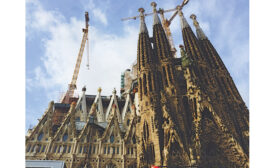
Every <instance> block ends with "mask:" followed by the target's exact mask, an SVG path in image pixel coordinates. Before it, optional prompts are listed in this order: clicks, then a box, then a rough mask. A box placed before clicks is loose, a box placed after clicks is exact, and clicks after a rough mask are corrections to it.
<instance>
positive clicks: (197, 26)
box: [190, 14, 207, 40]
mask: <svg viewBox="0 0 275 168" xmlns="http://www.w3.org/2000/svg"><path fill="white" fill-rule="evenodd" d="M190 18H191V19H192V20H193V24H194V26H195V27H196V32H197V36H198V39H200V40H203V39H207V37H206V35H205V34H204V32H203V31H202V29H201V27H200V25H199V22H198V21H197V20H196V19H197V16H196V15H194V14H192V15H191V16H190Z"/></svg>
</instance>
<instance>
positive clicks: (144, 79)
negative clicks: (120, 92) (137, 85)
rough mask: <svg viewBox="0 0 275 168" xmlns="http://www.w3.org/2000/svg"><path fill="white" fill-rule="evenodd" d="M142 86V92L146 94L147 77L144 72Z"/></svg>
mask: <svg viewBox="0 0 275 168" xmlns="http://www.w3.org/2000/svg"><path fill="white" fill-rule="evenodd" d="M143 87H144V94H145V95H146V94H147V79H146V74H144V75H143Z"/></svg>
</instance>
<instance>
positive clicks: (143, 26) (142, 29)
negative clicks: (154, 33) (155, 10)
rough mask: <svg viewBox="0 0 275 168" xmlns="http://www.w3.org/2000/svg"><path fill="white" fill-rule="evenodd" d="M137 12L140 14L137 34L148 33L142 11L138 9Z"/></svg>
mask: <svg viewBox="0 0 275 168" xmlns="http://www.w3.org/2000/svg"><path fill="white" fill-rule="evenodd" d="M138 11H139V12H140V15H139V16H140V28H139V34H141V33H148V30H147V26H146V24H145V18H144V17H145V16H144V11H145V10H144V9H143V8H139V9H138Z"/></svg>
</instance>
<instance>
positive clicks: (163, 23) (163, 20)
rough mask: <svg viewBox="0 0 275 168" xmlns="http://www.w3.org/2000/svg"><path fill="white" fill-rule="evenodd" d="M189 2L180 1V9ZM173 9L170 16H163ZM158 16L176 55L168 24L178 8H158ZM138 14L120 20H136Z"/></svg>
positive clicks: (187, 0) (186, 0) (185, 0)
mask: <svg viewBox="0 0 275 168" xmlns="http://www.w3.org/2000/svg"><path fill="white" fill-rule="evenodd" d="M188 2H189V0H184V1H183V2H182V4H181V5H180V9H182V8H183V6H184V5H186V4H187V3H188ZM173 11H175V13H174V14H173V15H172V17H171V18H170V19H165V17H164V13H167V12H173ZM157 12H158V13H159V14H160V16H161V21H162V26H163V28H164V31H165V33H166V36H167V38H168V40H169V43H170V46H171V51H172V52H173V54H174V56H175V57H176V51H177V50H176V48H175V45H174V42H173V38H172V34H171V31H170V28H169V26H170V24H171V22H172V20H173V19H174V18H175V17H176V15H177V14H178V9H177V7H176V8H173V9H168V10H163V9H159V10H158V11H157ZM153 14H154V13H147V14H144V16H149V15H153ZM138 17H139V16H134V17H128V18H123V19H121V20H122V21H125V20H130V19H134V20H136V19H137V18H138Z"/></svg>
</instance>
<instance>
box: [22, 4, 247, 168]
mask: <svg viewBox="0 0 275 168" xmlns="http://www.w3.org/2000/svg"><path fill="white" fill-rule="evenodd" d="M156 6H157V4H156V3H152V7H153V16H152V17H153V18H152V19H153V34H152V35H149V33H148V29H147V26H146V23H145V16H146V14H145V12H144V9H143V8H140V9H139V12H140V15H139V20H140V31H139V34H138V42H137V43H138V46H137V61H136V64H134V65H133V66H132V68H131V69H127V70H126V71H125V72H124V74H123V76H122V83H123V85H122V88H121V91H120V93H121V95H120V96H118V95H117V94H118V93H117V91H116V90H113V92H112V95H111V96H104V95H101V88H99V89H98V92H97V94H96V95H87V94H86V93H85V92H86V88H85V87H83V89H82V94H81V95H80V96H79V97H70V99H69V103H62V102H61V103H60V102H53V101H51V102H50V103H49V105H48V108H47V109H46V111H45V113H44V114H43V116H42V117H41V119H40V120H39V123H38V124H37V125H36V126H35V127H34V128H33V129H30V130H29V131H28V133H27V135H26V160H41V161H44V162H46V161H48V162H50V161H63V163H64V167H67V168H84V167H85V168H94V167H97V168H105V167H106V168H114V167H116V168H120V167H121V168H137V167H138V168H151V167H152V166H159V167H160V166H166V167H169V168H182V167H188V166H189V167H199V168H248V167H249V111H248V109H247V107H246V105H245V103H244V101H243V99H242V97H241V95H240V93H239V92H238V90H237V88H236V86H235V84H234V81H233V80H232V77H231V76H230V74H229V72H228V70H227V68H226V67H225V65H224V63H223V61H222V59H221V57H220V56H219V54H218V53H217V51H216V50H215V48H214V46H213V45H212V43H211V42H210V41H209V39H208V38H207V36H206V34H205V33H204V32H203V30H202V29H201V27H200V25H199V23H198V21H197V20H196V16H195V15H194V14H192V15H191V16H190V18H191V19H192V22H193V25H194V26H195V29H196V33H194V32H193V31H192V29H191V25H190V24H189V23H188V21H187V19H186V18H185V16H184V15H183V13H182V7H181V6H178V7H177V14H178V16H179V19H180V24H181V31H182V40H183V41H182V42H183V45H180V49H181V51H180V53H181V57H180V58H177V57H175V56H174V50H173V48H172V47H171V42H170V41H169V36H168V34H167V29H165V26H164V23H163V21H161V19H160V18H159V15H161V13H162V14H163V12H165V11H163V10H157V9H156ZM146 18H147V17H146ZM148 19H149V17H148ZM88 87H89V86H87V88H88ZM103 89H104V88H103Z"/></svg>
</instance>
